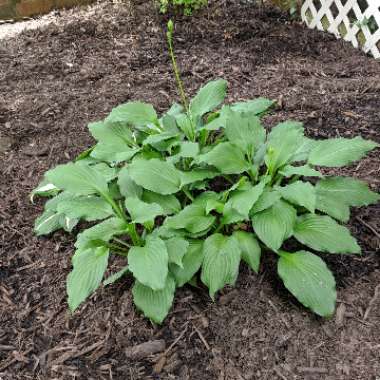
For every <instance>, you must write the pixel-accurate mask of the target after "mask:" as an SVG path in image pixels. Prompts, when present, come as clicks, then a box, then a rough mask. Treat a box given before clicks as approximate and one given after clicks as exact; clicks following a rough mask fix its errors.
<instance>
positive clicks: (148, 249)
mask: <svg viewBox="0 0 380 380" xmlns="http://www.w3.org/2000/svg"><path fill="white" fill-rule="evenodd" d="M168 260H169V259H168V251H167V249H166V245H165V242H164V241H163V240H162V239H160V238H159V237H156V236H148V237H147V239H146V243H145V246H144V247H132V248H131V249H130V250H129V253H128V263H129V270H130V271H131V272H132V273H133V275H134V276H135V277H136V278H137V280H138V281H139V282H141V283H142V284H143V285H146V286H148V287H150V288H152V289H153V290H159V289H163V288H164V287H165V281H166V277H167V275H168Z"/></svg>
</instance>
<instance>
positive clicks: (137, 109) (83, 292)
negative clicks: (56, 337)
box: [33, 22, 380, 323]
mask: <svg viewBox="0 0 380 380" xmlns="http://www.w3.org/2000/svg"><path fill="white" fill-rule="evenodd" d="M168 27H169V29H168V41H169V50H170V54H171V57H172V60H173V67H174V70H175V74H176V80H177V82H178V83H177V84H178V87H179V89H180V93H181V98H182V103H183V105H180V104H177V103H174V104H173V105H172V106H171V108H170V109H169V110H168V111H167V112H165V113H164V114H163V115H161V116H159V115H157V113H156V111H155V109H154V108H153V106H152V105H150V104H146V103H142V102H129V103H126V104H122V105H119V106H118V107H116V108H114V109H113V110H112V111H111V113H110V114H109V115H108V116H107V117H106V118H105V119H104V120H102V121H99V122H95V123H90V124H89V131H90V133H91V135H92V136H93V137H94V139H95V140H96V141H97V143H96V145H94V146H93V147H91V148H90V149H88V150H86V151H85V152H83V153H82V154H81V155H80V156H79V157H77V159H76V160H75V161H74V162H70V163H67V164H64V165H59V166H57V167H56V168H54V169H51V170H49V171H48V172H46V173H45V178H44V180H43V181H42V183H41V184H40V185H39V186H38V187H37V188H36V189H35V190H34V191H33V196H35V195H39V196H47V197H51V199H49V200H48V201H47V202H46V204H45V210H44V212H43V214H42V215H41V216H40V217H39V218H37V220H36V222H35V232H36V234H37V235H46V234H50V233H52V232H54V231H56V230H58V229H64V230H66V231H69V232H70V231H72V230H73V229H74V227H76V226H77V225H78V223H79V222H80V221H85V222H88V223H91V225H90V226H89V225H88V224H84V226H86V227H88V228H86V229H84V230H83V231H82V232H80V233H78V235H77V240H76V243H75V248H76V251H75V253H74V255H73V257H72V266H73V269H72V271H71V273H70V274H69V275H68V278H67V293H68V303H69V307H70V309H71V311H74V310H75V309H76V308H77V307H78V306H79V305H80V304H81V303H82V302H83V301H85V300H86V298H87V297H89V296H90V295H91V294H92V293H93V292H94V291H95V290H96V289H97V288H98V287H99V286H100V285H101V284H102V282H103V284H104V285H105V286H106V285H110V284H112V283H114V282H116V281H119V280H121V279H122V278H123V277H124V276H131V277H133V279H134V286H133V288H132V294H133V299H134V303H135V305H136V306H137V308H138V309H140V310H142V312H143V313H144V314H145V316H146V317H148V318H150V319H151V320H152V321H154V322H156V323H161V322H162V321H163V320H164V319H165V317H166V315H167V314H168V312H169V310H170V308H171V305H172V303H173V299H174V294H175V290H176V289H177V288H179V287H182V286H184V285H185V284H187V283H190V284H194V283H196V282H197V280H198V278H200V280H201V282H202V283H203V284H204V285H205V286H206V287H207V288H208V289H209V294H210V297H211V298H212V299H214V297H215V294H216V293H217V292H218V291H219V290H220V289H222V288H223V287H224V286H225V285H234V284H235V282H236V279H237V277H238V273H239V267H240V263H241V261H243V262H245V263H246V265H248V266H249V267H250V268H251V269H252V270H253V271H254V272H258V271H259V267H260V259H261V254H262V251H264V252H265V253H268V252H273V253H274V254H275V255H276V256H277V258H278V274H279V276H280V278H281V279H282V280H283V282H284V284H285V286H286V288H287V289H288V290H289V291H290V292H291V293H292V294H293V295H294V296H295V297H296V298H297V299H298V300H299V301H300V302H301V303H302V304H303V305H305V306H306V307H308V308H310V309H311V310H312V311H313V312H315V313H316V314H318V315H320V316H330V315H332V314H333V312H334V309H335V302H336V290H335V280H334V277H333V275H332V273H331V272H330V271H329V269H328V268H327V266H326V264H325V263H324V261H323V260H322V259H321V258H320V257H319V256H317V255H316V254H315V253H313V252H310V251H308V250H306V249H311V250H312V251H319V252H329V253H333V254H358V253H360V247H359V245H358V243H357V242H356V240H355V239H354V238H353V237H352V236H351V234H350V232H349V230H348V229H347V228H346V227H344V226H343V225H342V223H344V222H347V221H348V220H349V217H350V207H352V206H354V207H360V206H366V205H369V204H371V203H376V202H377V201H378V200H379V199H380V196H379V194H377V193H375V192H373V191H371V190H370V189H369V188H368V186H367V185H366V184H365V183H364V182H362V181H359V180H356V179H354V178H350V177H335V176H333V177H329V176H324V175H323V174H322V173H321V172H320V171H319V170H318V169H319V167H327V168H329V167H342V166H344V165H348V164H351V163H352V162H354V161H357V160H359V159H360V158H361V157H363V156H364V155H365V154H366V153H367V152H369V151H370V150H372V149H374V148H375V147H377V144H376V143H374V142H372V141H368V140H364V139H362V138H361V137H356V138H353V139H348V138H334V139H328V140H317V141H316V140H312V139H310V138H308V137H305V136H304V128H303V126H302V124H301V123H299V122H297V121H285V122H282V123H279V124H278V125H276V126H275V127H274V128H273V129H272V130H271V131H270V132H268V131H267V130H266V129H265V128H264V126H263V124H262V122H261V120H260V117H261V116H262V115H263V114H264V113H266V112H267V111H268V110H269V109H270V107H271V106H272V105H273V102H272V101H270V100H268V99H264V98H258V99H255V100H249V101H246V102H237V103H233V104H230V105H222V104H223V102H224V99H225V96H226V89H227V83H226V81H225V80H221V79H219V80H214V81H211V82H209V83H207V84H206V85H205V86H204V87H202V88H201V89H200V90H199V92H198V93H197V94H196V95H195V97H194V98H192V99H191V101H190V102H188V100H187V98H186V95H185V93H184V90H183V86H182V83H181V80H180V77H179V72H178V69H177V65H176V62H175V57H174V53H173V47H172V41H171V36H172V32H173V24H172V23H171V22H170V23H169V24H168ZM82 226H83V224H81V225H80V227H82ZM289 239H293V240H294V241H295V242H298V243H297V245H298V246H301V247H302V248H300V249H299V250H297V251H296V252H289V248H288V249H285V248H284V245H287V246H288V247H289V244H288V243H287V241H288V240H289ZM294 244H295V243H294V242H293V246H294ZM111 255H118V256H121V257H123V258H124V259H125V266H124V267H123V268H121V269H120V270H119V271H118V272H116V273H113V274H111V275H110V276H108V277H107V278H106V279H104V280H103V278H104V276H105V274H106V271H107V267H108V264H109V259H110V256H111Z"/></svg>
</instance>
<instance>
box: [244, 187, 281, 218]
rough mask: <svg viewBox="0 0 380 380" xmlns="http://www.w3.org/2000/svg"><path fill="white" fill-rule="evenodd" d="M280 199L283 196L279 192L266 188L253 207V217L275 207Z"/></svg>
mask: <svg viewBox="0 0 380 380" xmlns="http://www.w3.org/2000/svg"><path fill="white" fill-rule="evenodd" d="M280 198H281V194H280V193H279V192H278V191H277V190H273V189H271V188H269V187H266V188H265V189H264V191H263V193H262V194H261V195H260V197H259V199H258V200H257V202H256V203H255V204H254V205H253V207H252V210H251V215H253V214H256V213H258V212H260V211H264V210H266V209H267V208H269V207H271V206H273V205H274V204H275V203H276V202H277V201H278V200H280Z"/></svg>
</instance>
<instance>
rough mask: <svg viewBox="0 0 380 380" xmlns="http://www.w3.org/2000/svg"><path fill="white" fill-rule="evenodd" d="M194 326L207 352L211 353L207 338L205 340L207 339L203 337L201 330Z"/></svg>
mask: <svg viewBox="0 0 380 380" xmlns="http://www.w3.org/2000/svg"><path fill="white" fill-rule="evenodd" d="M192 325H193V327H194V329H195V331H196V332H197V334H198V336H199V338H200V340H201V341H202V343H203V344H204V346H205V347H206V350H207V351H210V346H209V344H208V343H207V340H206V338H205V337H204V336H203V334H202V333H201V332H200V331H199V329H198V328H197V326H195V325H194V323H193V324H192Z"/></svg>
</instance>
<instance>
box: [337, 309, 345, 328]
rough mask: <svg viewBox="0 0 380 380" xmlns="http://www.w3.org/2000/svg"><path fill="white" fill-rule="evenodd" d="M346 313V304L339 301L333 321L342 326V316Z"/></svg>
mask: <svg viewBox="0 0 380 380" xmlns="http://www.w3.org/2000/svg"><path fill="white" fill-rule="evenodd" d="M345 314H346V305H345V304H344V303H341V304H340V305H339V306H338V308H337V310H336V315H335V323H336V325H337V326H339V327H340V326H342V325H343V322H344V316H345Z"/></svg>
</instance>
